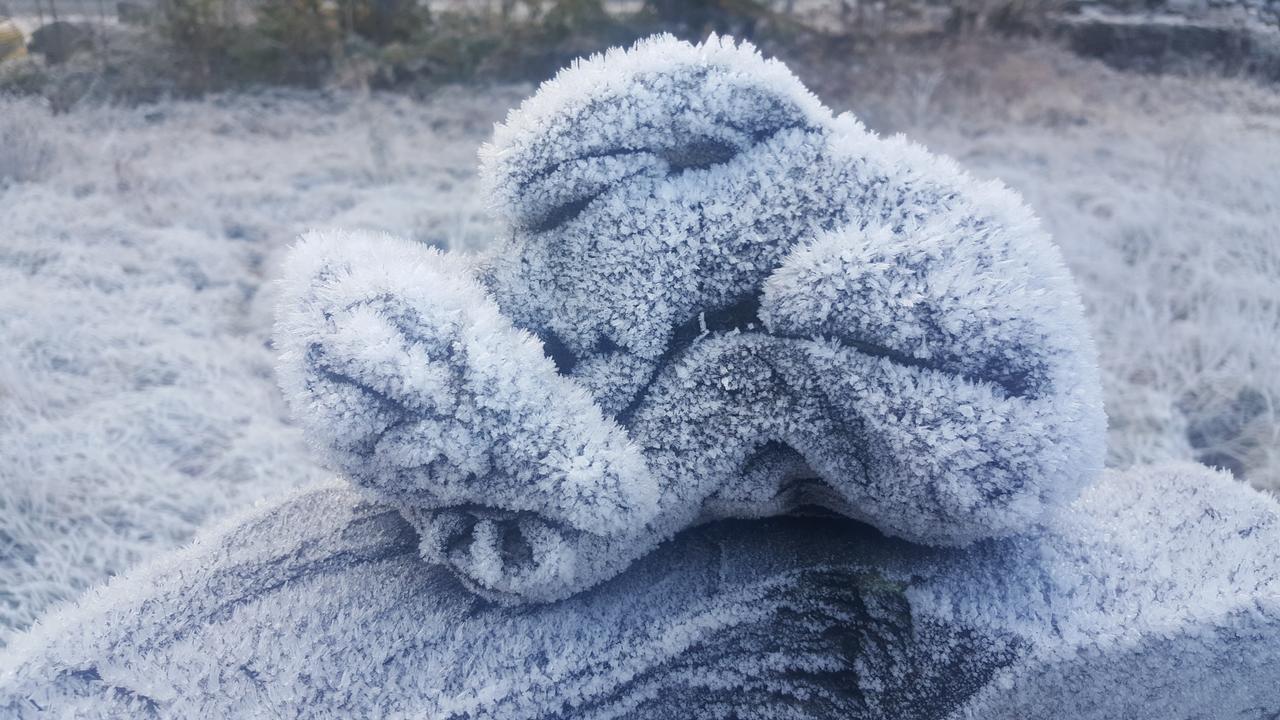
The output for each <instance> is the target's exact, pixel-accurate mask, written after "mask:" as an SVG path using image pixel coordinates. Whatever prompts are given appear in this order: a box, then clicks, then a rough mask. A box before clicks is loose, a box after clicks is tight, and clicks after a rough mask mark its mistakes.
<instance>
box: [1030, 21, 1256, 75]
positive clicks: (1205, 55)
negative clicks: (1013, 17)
mask: <svg viewBox="0 0 1280 720" xmlns="http://www.w3.org/2000/svg"><path fill="white" fill-rule="evenodd" d="M1052 28H1053V31H1054V32H1055V33H1056V34H1057V35H1059V36H1060V37H1063V38H1065V39H1066V41H1067V43H1068V44H1069V45H1070V47H1071V49H1072V50H1073V51H1075V52H1076V53H1078V54H1080V55H1083V56H1085V57H1095V58H1098V59H1100V60H1102V61H1103V62H1105V63H1107V64H1108V65H1111V66H1113V67H1116V68H1120V69H1123V70H1140V71H1144V72H1166V71H1175V72H1177V71H1187V70H1194V69H1196V68H1201V67H1210V68H1213V69H1216V70H1217V71H1219V72H1224V73H1228V74H1236V73H1242V74H1248V75H1253V76H1256V77H1259V78H1262V79H1264V80H1270V81H1277V80H1280V29H1277V27H1276V26H1275V25H1274V24H1272V23H1265V22H1255V21H1242V20H1241V19H1239V18H1237V17H1235V16H1234V15H1232V16H1229V17H1224V16H1223V15H1221V14H1208V15H1206V16H1202V17H1198V16H1188V15H1179V14H1156V13H1149V12H1140V13H1111V12H1096V11H1093V12H1085V13H1081V14H1078V15H1066V16H1059V17H1057V18H1056V19H1055V20H1054V21H1053V22H1052Z"/></svg>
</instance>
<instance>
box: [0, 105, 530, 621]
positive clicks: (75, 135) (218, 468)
mask: <svg viewBox="0 0 1280 720" xmlns="http://www.w3.org/2000/svg"><path fill="white" fill-rule="evenodd" d="M442 100H445V99H442ZM507 102H509V101H507ZM493 104H495V101H494V99H493V98H486V99H485V101H484V107H483V108H482V109H477V108H476V107H475V106H474V104H473V103H469V102H468V101H465V100H463V99H461V98H459V99H458V100H456V101H454V102H452V103H451V104H450V105H449V109H448V110H447V111H443V110H436V111H431V110H426V111H424V110H423V109H422V108H421V107H419V106H417V105H415V104H413V103H410V102H408V101H403V100H401V101H394V100H387V101H384V102H383V103H382V104H380V105H379V111H378V113H379V114H378V117H376V118H371V117H370V114H369V113H370V108H369V106H367V105H362V104H358V103H357V104H355V105H351V104H343V103H339V102H326V101H324V100H321V99H318V98H312V99H301V98H299V99H289V98H261V99H256V100H254V99H240V100H237V101H235V102H234V103H226V102H225V101H216V100H215V101H209V102H205V103H188V104H173V105H165V106H161V107H146V108H138V109H134V110H126V109H120V108H112V109H100V110H87V109H86V110H81V111H79V112H77V113H76V114H73V115H71V116H58V117H54V116H50V115H49V114H48V111H47V110H45V109H43V108H41V107H39V106H38V105H36V104H34V103H30V102H19V101H12V100H0V645H3V643H4V640H5V638H6V637H7V636H8V634H9V630H10V628H23V627H26V626H27V625H29V624H30V623H31V621H32V620H34V619H35V617H36V616H37V615H38V614H39V613H41V612H42V611H43V610H44V609H45V608H47V607H49V606H50V605H51V604H53V603H56V602H58V601H60V600H70V599H74V598H75V597H77V596H78V595H79V594H80V593H81V592H83V591H84V590H86V589H88V588H89V587H91V586H93V585H96V584H98V583H100V582H102V581H103V580H104V579H106V578H107V577H108V576H110V575H112V574H115V573H119V572H123V571H124V570H125V569H127V568H129V567H131V566H132V565H134V564H136V563H137V562H139V561H140V560H143V559H148V558H150V557H151V556H152V555H154V554H155V553H157V552H161V551H164V550H168V549H173V548H177V547H179V546H180V545H182V544H184V543H186V542H188V541H189V540H190V538H191V536H192V534H193V533H194V532H195V530H196V528H198V527H200V526H201V525H202V524H203V523H205V522H207V521H208V520H209V519H211V518H218V517H221V516H222V515H224V514H226V513H227V512H228V511H230V510H233V509H236V508H241V507H245V506H247V505H248V504H250V503H252V502H253V501H254V500H256V499H258V498H262V497H265V496H268V495H272V494H279V493H282V492H285V491H287V490H289V489H290V488H293V487H296V486H298V485H301V484H305V483H307V482H308V481H316V480H319V479H321V478H323V477H326V476H327V475H328V474H329V473H327V472H326V471H324V470H323V469H322V468H320V467H319V466H318V465H317V463H316V462H315V461H314V460H313V459H312V457H311V453H310V452H308V450H307V447H306V444H305V443H304V442H303V440H302V438H301V435H300V433H299V432H298V431H297V429H296V428H293V427H291V426H290V425H289V424H288V422H287V413H286V410H285V407H284V403H283V402H281V400H280V398H279V392H278V390H277V389H276V386H275V382H274V378H273V372H272V364H273V361H274V356H275V353H274V352H273V351H272V350H271V349H270V348H269V347H268V339H269V335H270V324H271V307H272V304H273V302H272V294H271V292H270V290H271V289H272V284H271V283H270V280H271V279H273V278H275V277H278V275H279V273H280V270H279V256H280V255H282V254H283V251H284V249H285V248H286V247H287V245H288V243H289V242H290V241H291V240H292V239H293V238H294V237H296V235H297V233H299V232H301V231H302V230H304V229H305V228H307V227H309V226H315V225H317V224H327V223H330V222H332V223H337V224H340V225H343V226H348V227H370V228H385V229H387V230H394V231H396V232H398V233H401V234H404V235H407V236H415V237H417V238H419V239H421V240H423V241H433V242H448V241H453V240H459V241H460V242H459V243H458V244H460V245H464V246H465V243H466V242H467V241H468V240H469V239H470V240H471V241H474V238H471V237H469V231H470V229H471V228H472V227H473V226H474V222H473V221H472V220H471V218H472V216H473V215H474V214H478V213H479V212H480V211H481V210H482V207H481V205H480V204H479V203H478V202H476V201H468V198H469V197H470V196H471V194H472V193H471V191H470V187H471V184H468V183H452V184H451V182H452V181H451V180H450V177H451V176H463V175H465V174H466V173H468V172H472V171H471V170H470V168H471V167H472V166H473V165H474V162H475V142H474V141H470V140H467V141H465V142H462V143H457V142H454V138H456V137H457V136H459V135H460V134H462V135H463V136H464V137H470V135H466V134H464V133H466V132H467V128H468V127H470V126H477V127H487V126H488V125H489V124H490V123H491V122H492V119H493V118H491V117H489V116H487V115H485V114H484V112H485V111H486V110H487V108H489V107H490V106H491V105H493ZM392 122H395V123H397V125H396V127H397V129H396V131H395V134H394V137H390V138H383V139H381V140H379V139H378V137H377V136H376V133H377V132H378V131H379V128H384V127H385V126H386V125H387V124H389V123H392ZM6 140H11V141H12V142H6ZM401 143H413V144H415V145H422V146H430V147H433V148H436V151H435V153H434V154H433V157H432V158H422V157H419V158H417V159H416V161H415V163H414V165H412V166H406V165H403V164H400V163H398V162H395V161H393V160H388V159H387V158H382V162H379V152H377V149H378V148H379V147H381V146H382V145H387V147H384V148H382V150H383V152H385V153H386V154H388V155H389V156H391V157H392V158H394V157H399V156H401V155H403V152H402V151H401V150H400V149H399V145H400V144H401ZM455 146H456V149H454V150H450V148H451V147H455ZM37 179H38V182H37V181H36V180H37ZM428 192H430V193H431V197H434V198H435V199H436V202H428V203H424V202H423V201H422V198H423V196H425V195H427V194H428ZM419 228H421V229H429V230H430V234H429V233H426V232H421V231H419V232H415V230H418V229H419Z"/></svg>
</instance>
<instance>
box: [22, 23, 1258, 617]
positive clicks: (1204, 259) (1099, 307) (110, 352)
mask: <svg viewBox="0 0 1280 720" xmlns="http://www.w3.org/2000/svg"><path fill="white" fill-rule="evenodd" d="M965 53H976V54H977V55H968V56H966V55H965ZM962 67H968V68H971V69H970V70H967V71H961V70H955V69H953V68H962ZM801 75H802V77H804V78H805V79H806V80H808V81H810V82H811V83H812V84H813V86H814V87H815V89H817V90H818V91H819V93H820V94H821V95H823V97H824V99H826V100H828V101H829V103H830V104H832V105H833V106H835V107H838V108H848V109H852V110H854V111H855V112H856V113H857V114H859V115H861V116H863V117H864V118H865V119H866V120H867V121H868V122H869V123H870V124H871V125H872V126H873V127H876V128H877V129H880V130H889V131H897V130H901V131H905V132H907V133H908V134H910V135H911V136H912V137H913V138H915V139H917V140H919V141H921V142H923V143H925V144H926V145H928V146H929V147H930V148H931V149H934V150H937V151H941V152H944V153H947V154H950V155H953V156H955V157H957V158H958V159H959V160H960V161H961V162H962V163H963V164H964V165H966V166H967V167H969V168H971V169H972V170H974V171H975V172H977V173H978V174H980V175H983V176H990V177H1000V178H1003V179H1004V180H1005V181H1007V182H1008V183H1009V184H1011V185H1013V186H1014V187H1016V188H1017V189H1019V190H1020V191H1022V192H1023V193H1024V194H1025V195H1026V197H1027V199H1028V200H1029V201H1030V203H1031V204H1032V205H1033V206H1034V207H1035V208H1036V209H1037V210H1038V211H1039V212H1040V213H1041V214H1042V216H1043V217H1044V218H1045V221H1046V223H1047V224H1048V226H1049V227H1050V229H1051V230H1052V232H1053V233H1054V235H1055V236H1056V238H1057V240H1058V242H1059V243H1060V244H1061V245H1062V247H1063V249H1064V251H1065V254H1066V256H1067V258H1068V261H1069V262H1070V263H1071V265H1072V267H1073V270H1074V271H1075V272H1076V274H1077V278H1078V280H1079V283H1080V286H1081V289H1082V292H1083V294H1084V296H1085V300H1086V303H1087V305H1088V307H1089V310H1090V313H1091V317H1092V321H1093V324H1094V331H1095V334H1096V336H1097V338H1098V341H1099V345H1100V348H1101V351H1102V362H1103V370H1104V381H1105V383H1106V390H1107V404H1108V414H1109V416H1110V422H1111V431H1110V456H1109V460H1110V463H1111V464H1112V465H1116V466H1124V465H1130V464H1134V463H1145V462H1148V461H1152V460H1159V459H1167V458H1180V459H1200V460H1202V461H1205V462H1210V463H1213V464H1218V465H1223V466H1226V467H1229V468H1230V469H1232V470H1233V472H1235V473H1236V474H1237V475H1238V476H1243V477H1244V478H1245V479H1246V480H1247V481H1249V482H1252V483H1254V484H1255V485H1258V486H1260V487H1268V488H1272V489H1276V490H1280V422H1278V414H1280V407H1277V406H1278V405H1280V230H1277V228H1280V169H1278V168H1277V165H1276V162H1275V160H1274V158H1276V157H1280V94H1278V93H1276V92H1275V91H1274V89H1266V88H1262V87H1260V86H1257V85H1252V84H1250V83H1248V82H1245V81H1238V80H1223V79H1208V78H1201V79H1177V78H1150V77H1141V76H1129V75H1121V74H1117V73H1115V72H1113V71H1110V70H1107V69H1105V68H1103V67H1102V66H1100V65H1097V64H1095V63H1089V62H1085V61H1081V60H1077V59H1074V58H1071V57H1069V56H1065V55H1063V54H1060V53H1057V52H1053V51H1048V50H1041V49H1024V50H1018V51H1010V52H1007V53H1003V54H999V53H993V52H992V50H991V49H990V48H987V49H985V50H984V49H981V48H978V49H969V50H954V51H948V52H946V53H940V54H937V55H932V56H928V57H914V58H912V59H910V60H891V59H889V60H886V59H881V60H868V61H866V62H864V63H860V64H853V63H850V64H848V65H845V64H843V63H841V64H839V66H838V67H833V66H830V65H828V66H824V67H823V68H821V69H819V70H811V71H809V72H804V71H802V72H801ZM890 78H891V79H890ZM530 91H531V88H528V87H517V88H491V89H487V90H484V91H474V90H469V91H465V92H464V91H454V92H447V93H444V94H442V95H438V96H436V97H435V98H434V99H433V100H431V101H429V102H427V103H418V102H414V101H411V100H408V99H405V98H402V97H396V96H374V97H345V96H344V97H338V98H333V97H321V96H316V95H291V94H274V95H270V96H265V97H263V96H259V97H250V98H215V99H211V100H207V101H200V102H181V103H171V104H165V105H160V106H150V107H143V108H136V109H84V110H79V111H76V112H73V113H71V114H68V115H62V116H57V117H52V116H50V115H48V113H47V112H46V111H44V110H43V109H42V108H40V107H39V106H35V105H32V104H30V103H26V102H15V101H0V185H2V186H3V189H0V643H3V641H4V638H5V637H6V636H7V635H8V634H9V633H11V632H12V631H13V630H15V629H20V628H23V627H25V626H27V625H28V624H30V622H31V621H32V620H33V619H34V618H35V617H36V616H37V615H38V614H40V613H41V612H42V611H43V610H44V609H45V608H47V607H49V606H50V605H51V604H54V603H57V602H59V601H61V600H65V599H68V598H73V597H75V596H76V595H77V594H78V593H80V592H82V591H83V590H84V589H85V588H86V587H88V586H89V585H91V584H94V583H96V582H98V581H100V580H102V579H103V578H105V577H106V576H108V575H111V574H114V573H117V572H119V571H121V570H123V569H124V568H126V567H128V566H130V565H132V564H134V563H137V562H139V561H140V560H142V559H144V558H147V557H149V556H152V555H154V554H155V553H157V552H161V551H163V550H166V549H169V548H172V547H175V546H177V545H180V544H182V543H183V542H185V541H186V540H187V539H188V538H189V537H190V536H191V534H192V533H193V532H195V530H196V529H197V528H199V527H200V526H201V525H202V524H204V523H206V522H208V521H209V520H211V519H213V518H215V517H217V516H220V515H223V514H225V513H226V512H228V511H229V510H232V509H234V508H237V507H242V506H244V505H247V504H251V503H253V502H254V501H255V500H257V499H260V498H263V497H266V496H269V495H272V494H274V493H279V492H281V491H283V490H284V489H286V488H289V487H293V486H296V485H300V484H304V483H307V482H311V481H314V480H318V479H320V478H322V477H324V476H325V473H324V471H323V470H321V469H320V468H318V467H316V466H314V464H313V463H312V462H311V461H310V460H309V458H308V453H307V451H306V448H305V447H303V445H302V443H301V440H300V438H299V436H298V434H297V433H296V432H295V430H294V429H292V428H291V427H290V426H289V424H288V422H287V420H286V417H285V412H284V408H283V404H282V402H281V401H280V400H279V399H278V397H277V395H278V391H277V390H276V388H275V383H274V379H273V375H272V362H273V353H272V350H271V349H270V347H269V346H268V342H269V341H268V338H269V331H270V323H271V308H272V304H273V286H272V284H271V280H272V279H273V278H274V277H276V276H277V275H278V273H279V267H278V263H279V259H280V257H281V254H282V250H283V249H284V248H285V247H286V246H287V245H288V244H289V242H290V241H291V240H292V238H294V237H295V236H296V235H297V234H298V233H299V232H300V231H302V230H303V229H305V228H308V227H315V226H340V227H346V228H373V229H380V230H387V231H390V232H394V233H397V234H401V235H406V236H410V237H413V238H416V239H419V240H421V241H423V242H430V243H436V244H440V245H447V246H450V247H453V248H467V249H480V248H482V247H483V246H484V245H485V244H486V243H487V242H488V241H489V238H490V233H491V230H490V225H489V220H488V219H487V218H486V215H485V211H484V207H483V205H482V203H481V201H480V199H479V198H478V196H477V187H476V182H475V150H476V148H477V146H478V145H479V143H480V142H482V141H483V140H484V139H486V137H487V135H488V133H489V132H490V129H491V126H492V123H493V122H494V121H496V120H498V119H500V118H501V117H502V116H503V115H504V114H505V113H506V110H507V108H509V107H511V106H513V105H514V104H515V103H516V102H517V101H518V100H519V98H521V97H522V96H523V95H525V94H527V93H528V92H530Z"/></svg>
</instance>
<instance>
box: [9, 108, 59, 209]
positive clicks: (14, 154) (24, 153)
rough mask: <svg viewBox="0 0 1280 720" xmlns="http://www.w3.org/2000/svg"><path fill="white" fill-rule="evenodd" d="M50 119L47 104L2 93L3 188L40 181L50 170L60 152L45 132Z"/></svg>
mask: <svg viewBox="0 0 1280 720" xmlns="http://www.w3.org/2000/svg"><path fill="white" fill-rule="evenodd" d="M48 121H49V109H48V108H47V107H46V106H44V105H43V104H41V103H39V102H36V101H33V100H29V99H18V98H6V97H3V96H0V188H3V187H4V186H5V185H8V184H9V183H15V182H30V181H32V180H39V179H41V178H43V177H44V176H45V175H46V174H47V173H48V172H49V170H50V168H51V166H52V164H53V160H54V156H55V155H56V151H55V148H54V146H53V143H52V142H50V141H49V139H48V138H47V137H46V136H45V134H44V133H43V132H41V128H42V126H44V125H45V124H46V123H48Z"/></svg>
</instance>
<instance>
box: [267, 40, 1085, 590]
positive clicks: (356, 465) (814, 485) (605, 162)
mask: <svg viewBox="0 0 1280 720" xmlns="http://www.w3.org/2000/svg"><path fill="white" fill-rule="evenodd" d="M482 156H483V168H482V171H483V175H484V177H485V178H486V181H487V184H488V186H489V193H490V200H491V202H492V204H493V207H494V210H495V212H497V213H498V214H499V216H500V217H502V218H503V219H504V220H505V221H506V222H507V226H508V227H507V230H506V232H507V233H508V234H509V237H507V241H506V242H505V243H503V244H502V245H501V247H500V248H499V249H498V250H497V251H495V252H494V253H492V254H491V255H489V256H486V257H484V258H479V259H471V258H461V257H457V256H455V255H452V254H449V253H444V254H441V253H438V252H436V251H434V250H431V249H428V248H422V247H415V246H414V245H413V244H412V243H408V242H403V241H396V240H395V239H392V238H380V237H372V236H368V235H361V234H351V235H348V234H344V233H316V234H313V235H312V236H310V237H308V238H307V239H306V240H305V241H304V242H303V243H301V244H300V245H299V247H298V248H296V249H295V252H294V255H293V257H292V259H291V261H290V263H289V267H288V275H287V278H286V282H285V292H284V294H283V297H282V305H281V310H280V322H279V324H278V329H277V343H278V344H279V346H280V347H281V348H282V351H283V356H282V361H281V365H280V375H281V379H282V385H283V387H284V389H285V394H286V396H287V397H288V398H289V400H290V401H291V404H292V407H293V409H294V414H295V415H296V416H297V418H298V420H299V422H300V423H301V424H302V426H303V427H304V428H305V430H306V431H307V434H308V437H309V438H310V439H311V440H312V441H313V442H314V443H315V444H316V445H317V446H318V447H319V448H320V449H321V450H322V451H323V452H324V453H325V456H326V458H327V459H328V460H329V462H330V464H331V466H332V467H334V468H335V469H336V470H338V471H340V472H342V473H343V474H344V475H346V476H348V477H349V478H351V479H352V480H353V481H354V482H355V483H357V484H359V485H360V486H362V487H364V488H367V489H369V490H370V491H371V492H372V493H374V495H375V496H376V497H378V498H380V499H382V500H384V501H386V502H388V503H391V504H394V505H395V506H397V507H399V508H400V509H401V510H402V512H403V513H404V514H405V516H406V517H407V518H409V519H410V521H411V522H412V523H413V524H414V525H415V526H416V527H417V528H418V529H419V530H420V531H421V533H422V536H423V544H422V552H423V556H424V557H425V558H427V559H428V560H430V561H432V562H439V563H443V564H445V565H447V566H449V567H451V568H453V569H454V570H455V571H456V572H457V573H458V576H459V578H460V579H462V580H463V582H464V583H466V584H467V585H468V587H471V588H472V589H473V590H475V591H477V592H480V593H483V594H485V595H486V596H487V597H491V598H494V599H498V600H501V601H503V602H509V603H518V602H527V601H546V600H554V599H558V598H562V597H566V596H568V595H570V594H572V593H574V592H577V591H579V590H582V589H583V588H586V587H590V586H591V585H593V584H595V583H598V582H600V581H602V580H604V579H607V578H608V577H611V576H613V575H615V574H617V573H618V572H620V571H621V570H622V569H623V568H625V567H626V566H627V564H629V563H630V562H632V561H634V560H635V559H636V558H638V557H640V556H642V555H644V554H645V553H647V552H649V551H651V550H652V549H653V548H654V547H655V546H656V545H657V544H658V543H659V542H661V541H662V540H664V539H667V538H669V537H671V536H672V535H673V534H675V533H676V532H678V531H679V530H682V529H684V528H686V527H689V526H691V525H694V524H696V523H699V522H704V521H706V520H708V519H712V518H723V517H754V516H762V515H769V514H774V513H778V512H782V511H786V510H788V509H791V508H794V507H796V506H798V505H802V504H819V505H822V506H824V507H828V508H830V509H832V510H835V511H837V512H839V513H841V514H844V515H847V516H850V517H854V518H857V519H859V520H862V521H865V522H868V523H870V524H872V525H874V526H875V527H877V528H879V529H880V530H882V531H884V532H887V533H890V534H892V535H895V536H898V537H902V538H905V539H908V540H912V541H914V542H921V543H925V544H930V545H964V544H967V543H971V542H974V541H977V540H982V539H986V538H992V537H1006V536H1009V535H1013V534H1016V533H1020V532H1025V531H1027V530H1029V529H1031V528H1032V527H1034V525H1035V524H1036V523H1037V522H1038V521H1039V520H1040V519H1041V518H1042V517H1043V516H1044V515H1045V514H1047V513H1050V512H1052V511H1053V510H1054V509H1055V508H1057V507H1060V506H1062V505H1064V504H1065V503H1068V502H1070V501H1071V499H1072V498H1074V497H1075V495H1076V494H1077V493H1078V492H1079V490H1080V488H1081V487H1083V486H1084V485H1085V484H1087V483H1088V482H1089V481H1091V480H1092V479H1093V478H1094V477H1095V476H1096V474H1097V473H1098V471H1099V470H1100V469H1101V465H1102V455H1103V447H1102V443H1103V434H1104V426H1105V419H1104V416H1103V412H1102V401H1101V391H1100V388H1099V381H1098V371H1097V366H1096V357H1095V352H1094V347H1093V344H1092V341H1091V340H1090V338H1089V334H1088V329H1087V326H1086V325H1085V322H1084V318H1083V310H1082V307H1081V304H1080V301H1079V297H1078V295H1077V293H1076V290H1075V287H1074V285H1073V283H1072V280H1071V277H1070V275H1069V274H1068V273H1067V271H1066V269H1065V267H1064V265H1063V263H1062V260H1061V257H1060V255H1059V253H1058V250H1057V248H1056V247H1055V246H1054V245H1053V244H1052V243H1051V242H1050V240H1049V238H1048V237H1047V236H1046V235H1045V233H1044V232H1043V231H1042V230H1041V228H1040V226H1039V223H1038V222H1037V220H1036V219H1035V217H1034V215H1032V213H1031V212H1030V211H1029V210H1028V209H1027V208H1026V207H1025V206H1024V205H1023V204H1022V202H1021V200H1020V199H1019V198H1018V196H1017V195H1016V194H1015V193H1013V192H1012V191H1010V190H1008V189H1007V188H1004V187H1003V186H1000V185H998V184H995V183H987V182H980V181H978V180H976V179H974V178H971V177H969V176H967V175H965V174H964V173H963V172H961V171H960V170H958V169H957V168H956V167H955V166H954V165H953V164H952V163H950V162H949V161H947V160H946V159H944V158H938V157H935V156H932V155H930V154H929V153H927V152H925V151H924V150H923V149H922V148H919V147H916V146H913V145H911V144H910V143H908V142H906V141H905V140H903V139H901V138H889V139H882V138H877V137H875V136H874V135H872V134H871V133H869V132H868V131H867V130H866V129H865V128H863V127H861V126H860V125H859V124H858V123H857V121H856V120H854V119H853V118H852V117H849V116H839V117H837V116H834V115H833V114H832V113H831V111H830V110H828V109H827V108H825V107H823V106H822V105H821V103H819V102H818V101H817V99H816V98H814V97H813V96H812V95H810V94H809V93H808V91H807V90H805V88H804V87H803V86H802V85H801V84H800V83H799V81H798V80H796V78H795V77H793V76H792V75H791V74H790V72H789V71H787V69H786V68H785V67H784V66H783V65H781V64H780V63H777V62H771V61H766V60H765V59H763V58H762V57H760V56H759V54H758V53H756V51H755V50H754V49H753V48H751V47H750V46H746V45H741V46H740V45H735V44H734V43H732V42H731V41H721V40H718V39H712V40H709V41H708V42H707V43H705V44H703V45H699V46H692V45H689V44H687V43H683V42H679V41H677V40H675V39H673V38H670V37H660V38H655V39H652V40H650V41H646V42H642V43H640V44H639V45H637V46H636V47H634V48H631V49H628V50H626V51H621V50H620V51H614V52H611V53H609V54H608V55H606V56H604V57H599V58H594V59H592V60H590V61H587V62H583V63H579V64H576V65H575V66H573V67H571V68H569V69H567V70H565V71H564V72H563V73H561V74H560V75H559V76H557V77H556V78H555V79H554V80H552V81H550V82H548V83H547V84H545V85H544V86H543V87H542V88H540V89H539V91H538V93H537V94H535V95H534V96H533V97H531V98H530V99H529V100H528V101H527V102H526V103H525V104H523V105H522V106H521V107H520V108H519V109H518V110H517V111H515V112H514V113H512V115H511V117H510V118H509V119H508V120H507V122H506V123H505V124H504V125H502V126H500V127H498V128H497V129H496V131H495V135H494V140H493V142H492V143H491V144H490V145H489V146H488V147H486V148H485V149H484V150H483V151H482ZM531 335H532V337H531ZM534 337H536V340H535V339H534Z"/></svg>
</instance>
